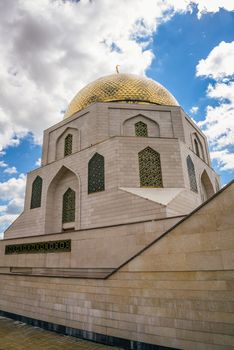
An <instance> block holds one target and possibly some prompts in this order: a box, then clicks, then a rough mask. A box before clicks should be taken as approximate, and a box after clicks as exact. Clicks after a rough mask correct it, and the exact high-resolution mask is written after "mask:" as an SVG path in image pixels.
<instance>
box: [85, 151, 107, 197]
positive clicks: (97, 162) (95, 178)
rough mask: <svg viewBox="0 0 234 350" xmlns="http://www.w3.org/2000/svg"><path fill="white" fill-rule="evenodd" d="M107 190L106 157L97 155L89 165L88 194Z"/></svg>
mask: <svg viewBox="0 0 234 350" xmlns="http://www.w3.org/2000/svg"><path fill="white" fill-rule="evenodd" d="M104 190H105V166H104V157H103V156H102V155H101V154H98V153H95V154H94V156H93V157H92V158H91V159H90V161H89V164H88V193H94V192H100V191H104Z"/></svg>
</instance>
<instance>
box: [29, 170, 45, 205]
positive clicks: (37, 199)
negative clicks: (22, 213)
mask: <svg viewBox="0 0 234 350" xmlns="http://www.w3.org/2000/svg"><path fill="white" fill-rule="evenodd" d="M41 192H42V178H41V177H40V176H37V177H36V179H35V180H34V181H33V184H32V194H31V206H30V208H31V209H34V208H39V207H40V206H41Z"/></svg>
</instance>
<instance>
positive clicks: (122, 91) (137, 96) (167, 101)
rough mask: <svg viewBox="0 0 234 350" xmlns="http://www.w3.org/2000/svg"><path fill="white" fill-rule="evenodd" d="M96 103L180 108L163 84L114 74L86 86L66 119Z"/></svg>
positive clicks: (75, 99) (142, 78)
mask: <svg viewBox="0 0 234 350" xmlns="http://www.w3.org/2000/svg"><path fill="white" fill-rule="evenodd" d="M95 102H129V103H153V104H158V105H166V106H178V105H179V104H178V102H177V101H176V99H175V98H174V96H172V94H171V93H170V92H169V91H167V89H166V88H165V87H163V86H162V85H161V84H159V83H157V82H155V81H154V80H152V79H148V78H145V77H141V76H138V75H135V74H112V75H107V76H105V77H102V78H99V79H97V80H95V81H93V82H92V83H90V84H88V85H86V86H85V87H84V88H83V89H82V90H80V91H79V92H78V93H77V95H76V96H75V97H74V98H73V100H72V101H71V103H70V105H69V106H68V109H67V111H66V113H65V116H64V119H65V118H68V117H70V116H71V115H73V114H75V113H77V112H79V111H81V110H82V109H84V108H86V107H88V106H89V105H91V104H92V103H95Z"/></svg>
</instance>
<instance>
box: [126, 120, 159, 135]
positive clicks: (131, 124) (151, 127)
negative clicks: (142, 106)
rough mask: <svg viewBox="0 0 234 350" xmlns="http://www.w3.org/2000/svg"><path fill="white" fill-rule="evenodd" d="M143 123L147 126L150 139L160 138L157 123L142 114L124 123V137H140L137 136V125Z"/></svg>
mask: <svg viewBox="0 0 234 350" xmlns="http://www.w3.org/2000/svg"><path fill="white" fill-rule="evenodd" d="M140 122H141V123H143V124H144V125H146V126H147V136H148V137H160V128H159V125H158V123H157V122H155V121H154V120H152V119H150V118H148V117H145V116H144V115H142V114H138V115H136V116H134V117H131V118H129V119H126V120H125V121H124V123H123V135H124V136H138V135H136V124H138V123H140Z"/></svg>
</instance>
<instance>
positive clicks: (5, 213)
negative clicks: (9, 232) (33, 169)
mask: <svg viewBox="0 0 234 350" xmlns="http://www.w3.org/2000/svg"><path fill="white" fill-rule="evenodd" d="M25 183H26V176H25V175H24V174H20V175H19V177H18V178H15V177H13V178H11V179H9V180H7V181H5V182H0V199H1V201H2V202H4V204H2V205H0V232H1V231H4V230H5V229H6V228H7V227H8V226H9V225H10V224H11V223H12V221H14V220H15V219H16V218H17V217H18V215H19V213H20V212H21V211H22V210H23V205H24V193H25ZM0 236H1V234H0Z"/></svg>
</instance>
